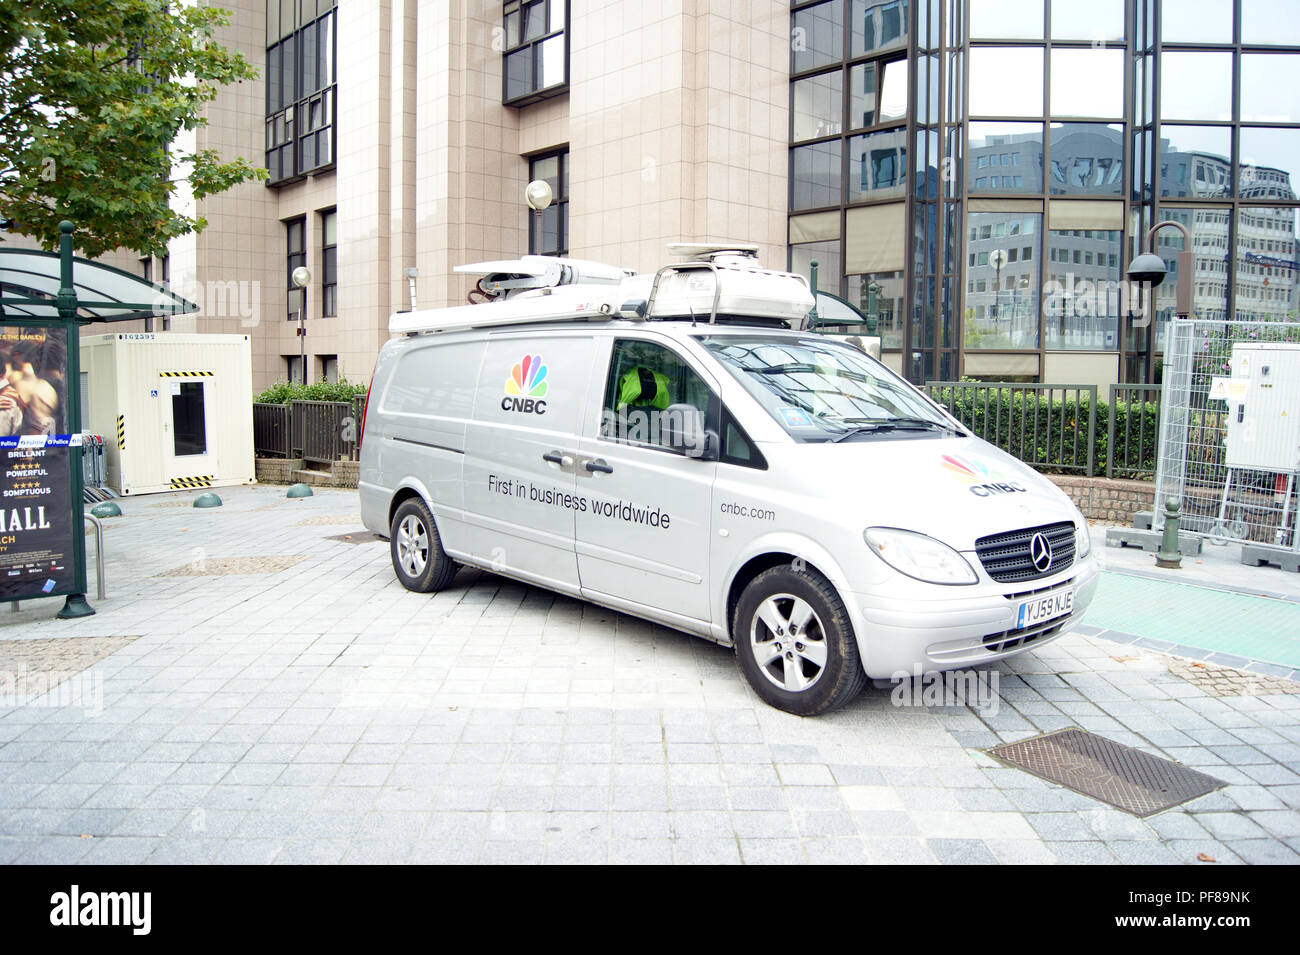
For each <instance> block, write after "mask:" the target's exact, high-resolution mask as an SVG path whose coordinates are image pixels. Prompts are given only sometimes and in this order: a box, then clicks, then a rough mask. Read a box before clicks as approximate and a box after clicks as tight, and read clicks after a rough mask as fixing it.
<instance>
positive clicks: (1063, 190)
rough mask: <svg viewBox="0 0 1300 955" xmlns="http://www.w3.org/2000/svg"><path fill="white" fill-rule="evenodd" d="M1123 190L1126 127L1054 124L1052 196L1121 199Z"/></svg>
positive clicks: (1093, 124)
mask: <svg viewBox="0 0 1300 955" xmlns="http://www.w3.org/2000/svg"><path fill="white" fill-rule="evenodd" d="M1123 188H1124V127H1123V126H1121V125H1118V124H1115V125H1109V126H1108V125H1105V124H1103V123H1053V124H1052V174H1051V186H1050V189H1049V191H1050V192H1051V194H1052V195H1054V196H1119V195H1122V194H1123Z"/></svg>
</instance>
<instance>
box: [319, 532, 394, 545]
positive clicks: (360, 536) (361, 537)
mask: <svg viewBox="0 0 1300 955" xmlns="http://www.w3.org/2000/svg"><path fill="white" fill-rule="evenodd" d="M325 539H326V540H327V541H339V542H340V543H343V544H373V543H374V542H375V541H382V540H383V538H382V537H380V536H379V535H378V534H376V533H375V532H374V531H354V532H353V533H351V534H335V535H334V536H333V537H327V538H325Z"/></svg>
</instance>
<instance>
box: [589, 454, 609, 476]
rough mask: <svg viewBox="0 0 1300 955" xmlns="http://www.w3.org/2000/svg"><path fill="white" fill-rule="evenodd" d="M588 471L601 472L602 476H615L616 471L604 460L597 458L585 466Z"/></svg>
mask: <svg viewBox="0 0 1300 955" xmlns="http://www.w3.org/2000/svg"><path fill="white" fill-rule="evenodd" d="M583 467H585V468H586V469H587V470H588V471H599V472H600V473H601V474H613V473H614V469H613V468H611V467H610V466H609V465H608V464H606V463H605V459H604V458H596V460H594V461H588V462H587V463H586V464H585V465H583Z"/></svg>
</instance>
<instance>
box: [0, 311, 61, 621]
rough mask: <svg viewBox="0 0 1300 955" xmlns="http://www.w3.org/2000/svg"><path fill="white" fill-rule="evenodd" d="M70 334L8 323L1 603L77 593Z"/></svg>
mask: <svg viewBox="0 0 1300 955" xmlns="http://www.w3.org/2000/svg"><path fill="white" fill-rule="evenodd" d="M66 351H67V333H66V332H65V331H64V330H62V329H57V328H51V329H45V328H22V327H2V326H0V363H2V367H3V372H4V377H3V378H0V601H3V600H21V599H26V598H29V597H42V596H53V595H56V594H68V593H73V592H74V590H75V587H76V579H75V564H74V556H73V537H72V534H73V526H72V521H73V508H72V481H71V471H70V468H71V466H72V463H73V462H75V463H76V465H77V466H78V467H80V464H81V458H80V455H81V449H80V447H78V446H76V445H74V444H73V442H72V440H71V439H70V437H69V436H68V434H67V433H66V432H67V423H66V422H67V417H66V410H65V404H64V401H65V397H66V388H65V382H64V380H63V376H64V371H65V359H66Z"/></svg>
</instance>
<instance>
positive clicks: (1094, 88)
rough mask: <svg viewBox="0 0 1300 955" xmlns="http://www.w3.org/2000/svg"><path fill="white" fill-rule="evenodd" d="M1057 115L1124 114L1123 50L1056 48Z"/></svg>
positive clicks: (1054, 97)
mask: <svg viewBox="0 0 1300 955" xmlns="http://www.w3.org/2000/svg"><path fill="white" fill-rule="evenodd" d="M1052 115H1053V116H1098V117H1110V116H1123V115H1124V51H1123V50H1091V49H1089V50H1074V49H1053V50H1052Z"/></svg>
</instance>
